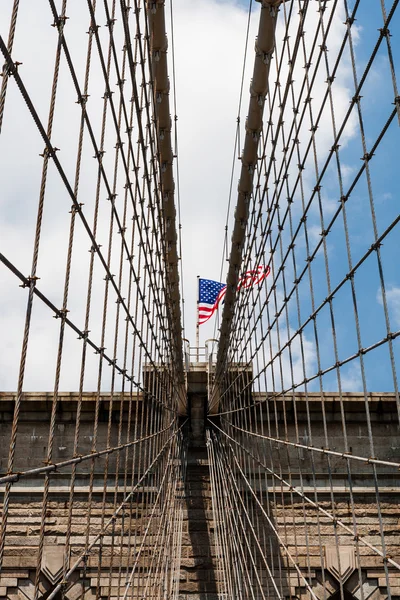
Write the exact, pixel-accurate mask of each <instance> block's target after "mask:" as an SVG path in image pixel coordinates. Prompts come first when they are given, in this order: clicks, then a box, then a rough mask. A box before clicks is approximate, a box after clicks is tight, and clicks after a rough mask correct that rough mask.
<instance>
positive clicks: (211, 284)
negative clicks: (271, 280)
mask: <svg viewBox="0 0 400 600" xmlns="http://www.w3.org/2000/svg"><path fill="white" fill-rule="evenodd" d="M269 273H270V268H269V267H263V266H259V267H257V268H256V269H253V270H251V271H246V273H245V274H244V275H243V276H242V277H241V278H240V279H239V282H238V287H237V289H238V290H241V289H242V288H249V287H251V286H253V285H256V284H258V283H261V282H262V281H263V280H264V279H265V278H266V277H268V275H269ZM225 293H226V284H225V283H220V282H219V281H212V280H211V279H199V325H202V324H203V323H205V322H206V321H208V319H210V318H211V317H212V316H213V314H214V313H215V311H216V310H217V309H218V306H219V304H220V302H221V300H222V301H223V298H224V296H225Z"/></svg>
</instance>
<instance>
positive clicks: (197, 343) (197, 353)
mask: <svg viewBox="0 0 400 600" xmlns="http://www.w3.org/2000/svg"><path fill="white" fill-rule="evenodd" d="M199 286H200V275H197V321H196V360H197V362H199V356H200V355H199V352H200V350H199V346H200V343H199V340H200V331H199V295H200V287H199Z"/></svg>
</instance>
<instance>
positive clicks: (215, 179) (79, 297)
mask: <svg viewBox="0 0 400 600" xmlns="http://www.w3.org/2000/svg"><path fill="white" fill-rule="evenodd" d="M8 4H9V3H1V5H0V24H1V25H0V31H1V33H2V35H4V30H5V28H6V27H7V25H8V22H9V6H8ZM328 4H329V3H328ZM313 8H314V9H315V10H311V7H310V10H309V11H308V25H307V28H306V32H307V36H308V35H311V34H312V33H313V31H314V30H315V25H316V23H317V20H318V18H319V13H318V12H317V10H316V9H317V5H316V6H315V7H313ZM329 10H330V7H328V8H327V11H326V14H328V12H329ZM174 13H175V22H174V33H175V52H176V54H175V60H176V75H177V81H176V83H177V106H178V111H177V112H178V119H179V120H178V134H179V158H180V176H181V179H180V191H181V212H182V224H183V253H182V255H183V261H184V263H183V265H184V286H185V301H186V303H185V313H186V326H187V329H186V335H187V337H189V338H190V339H191V341H192V343H193V342H194V337H195V336H194V332H195V313H196V293H197V292H196V275H198V274H199V275H201V276H203V277H207V278H212V279H219V278H220V269H221V261H222V245H223V239H224V227H225V219H226V211H227V202H228V193H229V183H230V174H231V166H232V158H233V156H232V155H233V143H234V139H235V132H236V117H237V107H238V99H239V91H240V81H241V72H242V61H243V50H244V43H245V35H246V25H247V8H246V7H245V6H240V5H239V4H238V3H229V2H223V3H221V2H217V1H215V0H203V1H202V2H187V0H175V1H174ZM258 14H259V6H258V5H257V7H256V10H255V11H254V13H253V16H252V20H251V29H250V35H249V48H248V61H247V68H246V79H245V84H244V95H243V103H242V113H241V140H242V142H243V139H244V135H243V132H244V126H245V117H246V112H247V106H248V99H249V98H248V89H249V78H250V75H251V71H252V67H253V61H254V50H253V48H254V38H255V35H256V31H257V25H258ZM68 16H69V17H70V19H69V21H68V22H67V25H66V30H65V31H66V36H67V39H68V40H73V43H71V49H72V58H73V61H74V63H75V64H76V66H77V70H78V77H79V80H80V81H81V82H82V81H83V75H84V64H85V55H86V44H87V34H86V31H87V29H88V25H89V19H88V15H87V8H86V7H85V6H84V5H83V4H81V3H71V6H70V7H69V13H68ZM51 21H52V19H51V15H50V11H49V8H48V5H47V3H46V2H41V3H40V7H38V6H37V5H36V3H35V6H33V5H31V4H30V3H25V4H24V5H23V6H22V5H21V8H20V16H19V21H18V28H17V35H16V41H15V48H14V52H13V56H14V57H15V59H16V60H19V61H21V62H22V63H23V65H22V66H21V67H20V73H21V76H22V77H23V80H24V82H25V84H26V87H27V89H28V90H29V92H30V93H31V95H32V98H33V101H34V103H35V105H36V106H37V107H38V110H39V114H40V117H41V118H42V120H43V122H46V119H47V111H48V102H49V93H50V87H51V78H52V70H53V61H54V51H55V44H56V30H55V29H54V28H52V27H50V23H51ZM343 21H344V18H343V14H342V13H341V12H340V11H339V12H338V13H337V14H336V15H335V17H334V19H333V23H332V27H331V33H330V37H329V44H330V45H329V55H330V57H332V58H333V57H334V56H335V53H336V52H337V51H338V48H339V46H340V43H341V40H342V34H343V29H344V25H343ZM104 22H105V21H104V18H103V20H102V22H101V25H102V27H101V29H100V32H101V35H102V36H103V38H102V39H103V40H104V41H105V40H106V36H107V28H106V27H104ZM292 22H293V26H294V27H296V18H295V17H294V16H292ZM79 23H80V24H81V26H78V25H79ZM353 30H354V27H353ZM33 32H35V33H34V40H35V52H34V53H33V52H31V50H30V48H31V46H30V44H31V43H32V35H33ZM291 33H292V34H293V31H292V32H291ZM282 38H283V15H282V14H281V15H280V16H279V23H278V27H277V44H280V43H281V42H282ZM307 40H308V38H307ZM120 42H121V40H120V39H119V45H118V44H117V46H118V48H119V47H121V48H122V42H121V43H120ZM307 43H308V42H307ZM170 51H171V44H170ZM94 56H96V54H94ZM346 60H347V58H346V56H345V58H344V61H343V64H342V68H341V73H340V74H339V75H338V77H337V79H336V81H335V84H334V88H333V91H334V101H335V108H336V118H337V121H338V122H340V119H341V118H342V116H343V115H344V113H345V111H346V110H347V107H348V102H349V99H350V97H351V91H350V87H351V85H350V82H351V79H350V70H349V69H348V66H347V63H346ZM301 62H302V61H301V60H300V61H299V65H298V67H296V70H295V73H294V79H295V80H296V82H297V83H296V84H295V85H296V86H298V85H300V81H301V78H302V77H303V69H302V64H300V63H301ZM39 69H40V72H39ZM287 74H288V67H287V65H286V64H285V65H284V66H283V69H282V72H281V81H282V82H283V81H285V78H286V77H287ZM60 76H61V86H60V93H59V95H58V97H57V105H56V118H55V125H54V133H53V140H54V143H55V144H56V145H57V146H58V147H60V152H59V154H58V156H59V158H60V160H61V162H62V164H63V166H64V168H65V170H66V172H67V175H68V177H69V178H70V181H73V177H74V162H75V156H76V142H77V131H78V127H79V114H80V112H79V111H80V109H79V106H78V105H77V104H76V103H75V102H76V94H75V92H74V90H73V88H72V85H71V81H70V75H69V72H68V69H67V68H66V65H65V61H64V60H63V62H62V65H61V71H60ZM170 76H171V77H172V73H171V72H170ZM275 77H276V73H274V67H273V68H272V71H271V81H274V80H275ZM114 78H115V77H114ZM325 79H326V74H324V73H323V72H321V74H320V75H319V76H318V77H317V79H316V82H315V87H314V92H313V96H314V97H315V98H319V97H321V96H322V94H323V92H324V90H325V87H326V84H325ZM296 90H297V87H296ZM89 93H90V99H89V102H88V110H89V112H90V116H91V118H92V119H93V123H94V130H95V134H96V136H97V137H98V135H99V128H100V114H101V108H102V100H101V97H102V96H103V93H104V85H103V83H102V76H101V73H100V68H99V64H98V59H97V58H94V59H93V76H92V78H91V79H90V89H89ZM115 96H116V95H115ZM171 106H172V104H171ZM289 109H290V110H291V107H289ZM274 118H276V115H274ZM289 125H290V122H289V120H288V124H287V126H288V127H289ZM285 127H286V125H285ZM353 134H354V121H353V119H351V120H350V122H349V124H348V127H347V128H346V131H345V136H344V138H343V139H342V140H341V144H342V146H343V145H345V144H346V143H347V141H348V140H349V139H350V138H351V137H352V135H353ZM308 135H309V132H308V129H307V127H305V128H304V131H302V133H301V144H303V145H305V141H306V139H308V138H307V136H308ZM106 137H107V140H108V148H110V150H109V151H108V152H107V154H106V155H105V161H109V162H106V163H105V164H106V166H108V167H109V166H110V165H111V161H112V158H113V151H112V147H113V145H114V144H115V140H114V137H115V136H113V134H112V129H109V130H107V133H106ZM331 138H332V126H331V122H330V115H329V114H328V113H326V114H325V113H324V115H323V118H322V121H321V124H320V128H319V131H318V137H317V144H318V152H319V155H320V156H321V157H322V158H323V157H324V156H326V154H327V152H328V151H329V148H330V146H331V143H332V140H331ZM42 150H43V142H42V141H41V139H40V136H39V135H38V133H37V131H36V127H35V125H34V124H33V122H32V119H31V116H30V115H29V113H28V111H27V109H26V107H25V105H24V102H23V100H22V99H21V96H20V93H19V91H18V90H17V89H16V86H15V85H13V81H10V86H9V91H8V97H7V102H6V114H5V120H4V127H3V131H2V135H1V136H0V152H1V155H2V188H1V195H0V209H1V211H2V215H3V217H2V221H1V224H0V239H1V251H2V252H3V253H4V254H6V256H8V257H9V258H10V259H11V260H12V261H13V262H15V264H16V266H17V267H18V268H19V269H20V270H21V271H22V272H23V273H24V274H25V275H28V274H29V271H30V265H31V255H32V247H33V234H34V220H35V218H36V217H35V215H36V209H37V199H38V190H39V184H40V173H41V166H42V159H41V158H40V157H39V156H38V155H39V153H40V152H42ZM84 155H85V160H84V164H83V169H82V178H81V185H80V198H81V200H82V202H84V203H85V206H84V209H83V210H84V211H85V214H87V215H88V220H89V222H91V219H92V214H93V207H94V191H95V174H96V163H95V161H94V160H93V158H92V156H93V151H92V149H91V148H90V144H89V143H88V141H87V139H85V146H84ZM238 166H239V161H237V160H236V167H238ZM349 168H351V167H349ZM21 174H23V176H22V175H21ZM237 176H238V175H237V171H236V172H235V176H234V179H233V195H232V207H231V210H233V207H234V205H235V204H236V182H237ZM314 178H315V171H314V167H313V165H312V164H310V165H308V167H307V170H306V171H305V178H304V183H305V194H306V195H307V194H308V193H309V192H310V190H311V189H312V186H313V181H314ZM105 197H106V194H105V190H104V189H102V191H101V209H100V219H99V232H98V240H99V241H100V243H102V244H103V248H104V250H106V248H107V235H108V233H107V224H108V214H109V205H108V204H107V202H106V200H105ZM121 197H122V196H121V194H120V196H119V199H120V198H121ZM297 201H298V200H297ZM70 204H71V202H70V200H69V199H68V197H67V196H66V194H65V192H64V191H63V190H62V188H61V186H60V185H59V181H58V175H57V174H56V173H55V171H54V169H53V168H51V169H50V172H49V182H48V193H47V199H46V203H45V213H44V222H43V233H42V239H43V241H42V245H41V250H40V255H39V268H38V275H39V276H40V278H41V279H40V281H39V284H38V285H39V287H40V289H41V290H43V291H44V292H45V293H46V294H47V295H48V296H49V297H50V299H51V300H52V301H53V302H54V303H55V304H56V305H57V306H60V305H61V298H62V287H63V278H64V270H63V269H64V264H65V255H66V243H67V231H68V226H69V218H70V215H69V210H70ZM325 209H326V210H328V212H329V207H328V201H326V203H325ZM231 224H232V218H231V219H230V222H229V225H230V226H231ZM317 228H318V227H317V225H315V227H314V229H313V228H311V229H312V231H311V233H312V235H313V236H314V234H315V237H316V236H317ZM228 246H230V234H228ZM89 247H90V244H89V243H88V239H87V236H86V234H85V233H84V232H83V231H82V230H81V228H80V226H78V227H77V232H76V247H75V252H74V255H73V270H72V285H71V291H70V302H69V304H70V309H71V313H70V316H71V319H72V320H74V321H76V322H77V324H78V325H79V326H83V320H84V308H85V303H84V297H85V296H86V279H87V269H88V259H89V254H88V252H87V251H88V249H89ZM267 258H268V257H267ZM112 262H113V272H114V273H115V272H116V270H115V269H116V268H117V266H118V253H117V252H116V253H115V254H113V256H112ZM222 264H223V274H222V280H224V278H225V272H226V262H225V261H222ZM95 276H96V277H95V279H96V284H95V285H96V288H95V290H94V301H93V309H92V310H93V313H92V319H91V321H92V323H91V336H92V337H93V338H94V340H95V341H96V342H97V343H98V342H99V338H100V322H101V316H102V292H103V289H104V282H103V276H104V275H103V274H102V273H101V272H100V270H97V271H96V274H95ZM0 277H1V278H2V279H1V282H2V289H5V290H6V293H7V296H6V295H5V294H2V298H1V312H0V329H1V331H2V340H3V341H2V346H1V349H0V361H1V364H2V366H4V368H2V375H1V379H0V388H3V389H15V387H16V383H17V367H16V365H18V359H19V354H20V345H21V335H22V328H23V321H24V312H25V306H26V290H25V291H24V290H21V289H20V288H19V287H18V282H17V281H16V280H15V279H14V278H13V277H10V275H9V274H8V273H7V272H6V271H5V270H4V268H3V267H2V266H0ZM3 282H4V285H3ZM278 293H279V292H278ZM39 304H40V303H39V302H38V301H36V302H35V308H34V313H33V328H32V336H31V340H30V345H29V355H28V358H29V361H28V362H29V365H28V371H27V380H26V388H27V389H40V388H41V389H44V388H47V389H51V388H52V386H53V380H54V355H55V349H56V347H57V342H58V335H57V332H58V325H59V323H58V321H55V320H54V319H53V318H52V315H51V314H50V312H49V311H48V309H47V308H43V307H42V308H39ZM114 310H115V298H112V299H111V301H110V307H109V311H110V315H109V321H110V322H111V314H112V313H111V311H114ZM281 331H282V335H286V334H287V330H286V334H285V330H284V329H282V330H281ZM214 336H215V323H214V322H210V323H207V324H206V325H204V326H202V328H201V341H202V342H203V340H204V339H206V338H209V337H214ZM75 337H76V336H75ZM73 338H74V336H72V337H71V339H70V337H69V334H68V345H67V347H66V349H65V360H64V364H65V369H64V371H63V375H62V387H64V389H67V388H69V389H76V387H77V381H78V371H79V361H80V348H81V342H78V341H77V340H75V339H73ZM112 343H113V342H112V336H111V333H110V334H109V339H108V340H107V343H106V345H107V349H108V350H110V353H111V348H112ZM276 344H277V339H276V338H274V339H273V341H272V345H273V347H274V348H275V351H276ZM304 347H305V356H306V360H307V363H308V365H309V366H310V369H313V368H314V367H315V356H314V351H313V348H312V346H310V345H309V342H308V341H307V339H305V340H304ZM292 351H293V356H294V365H295V377H296V379H298V378H299V377H302V375H301V369H302V364H301V358H300V346H299V344H298V342H295V343H294V344H293V347H292ZM283 360H285V361H286V358H283ZM90 362H91V364H90V368H89V369H88V384H87V385H88V386H92V387H94V386H95V382H96V372H97V357H94V358H93V359H92V355H91V359H90ZM285 365H286V363H285ZM310 374H311V373H310ZM285 377H287V376H286V375H285ZM106 384H107V385H108V384H109V379H108V378H107V379H106V383H105V384H104V385H106Z"/></svg>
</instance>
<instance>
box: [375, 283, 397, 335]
mask: <svg viewBox="0 0 400 600" xmlns="http://www.w3.org/2000/svg"><path fill="white" fill-rule="evenodd" d="M376 299H377V302H378V303H379V304H380V305H381V306H383V300H382V291H381V289H380V288H379V289H378V290H377V293H376ZM386 300H387V306H388V310H389V319H390V323H391V325H392V326H393V325H395V326H396V327H400V287H396V286H394V285H393V286H391V287H389V288H388V289H387V290H386Z"/></svg>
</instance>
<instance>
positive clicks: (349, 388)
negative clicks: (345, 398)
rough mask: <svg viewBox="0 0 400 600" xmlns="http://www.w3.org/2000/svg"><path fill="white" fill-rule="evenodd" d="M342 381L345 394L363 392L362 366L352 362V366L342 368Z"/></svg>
mask: <svg viewBox="0 0 400 600" xmlns="http://www.w3.org/2000/svg"><path fill="white" fill-rule="evenodd" d="M340 380H341V385H342V391H343V392H361V391H362V389H363V385H362V379H361V368H360V365H359V364H358V363H354V362H352V363H350V365H348V366H347V365H346V366H344V367H342V369H341V371H340Z"/></svg>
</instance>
